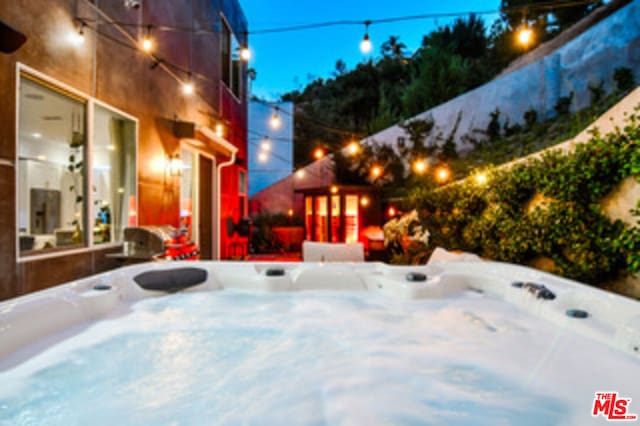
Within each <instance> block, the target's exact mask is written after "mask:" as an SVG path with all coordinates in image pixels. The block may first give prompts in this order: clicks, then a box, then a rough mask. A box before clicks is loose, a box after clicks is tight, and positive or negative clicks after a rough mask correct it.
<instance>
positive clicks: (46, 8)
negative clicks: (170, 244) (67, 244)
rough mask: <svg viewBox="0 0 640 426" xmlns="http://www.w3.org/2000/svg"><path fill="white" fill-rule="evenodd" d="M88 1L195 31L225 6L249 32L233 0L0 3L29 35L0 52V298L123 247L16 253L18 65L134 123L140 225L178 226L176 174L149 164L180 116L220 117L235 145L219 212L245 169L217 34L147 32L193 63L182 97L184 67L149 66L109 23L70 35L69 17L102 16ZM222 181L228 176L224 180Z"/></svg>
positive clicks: (113, 12)
mask: <svg viewBox="0 0 640 426" xmlns="http://www.w3.org/2000/svg"><path fill="white" fill-rule="evenodd" d="M92 3H93V4H99V5H100V8H101V9H102V10H103V11H104V12H105V13H106V14H107V15H108V16H109V17H111V18H112V19H114V20H115V21H120V22H130V23H145V24H146V23H152V24H154V25H169V26H180V27H190V26H191V25H194V28H196V29H202V30H208V31H211V30H214V29H216V28H219V25H220V19H221V18H220V16H221V15H220V9H219V6H220V5H221V6H222V8H223V10H225V11H226V12H225V15H226V16H228V17H229V22H230V24H231V25H232V29H233V30H234V32H236V34H238V35H242V34H243V33H244V31H245V29H246V21H244V17H243V14H242V10H241V9H240V6H239V3H238V2H237V1H236V0H224V1H222V2H217V1H216V2H212V1H210V0H193V1H192V0H153V1H144V2H142V7H141V8H139V9H137V10H134V9H128V8H125V7H124V2H123V1H109V2H107V1H98V2H95V1H94V2H89V1H87V0H16V1H2V2H0V19H1V20H2V21H4V22H5V23H7V24H8V25H10V26H12V27H13V28H15V29H17V30H19V31H21V32H23V33H24V34H25V35H26V36H27V37H28V40H27V42H26V43H25V44H24V46H22V47H21V48H20V49H19V50H18V51H16V52H15V53H12V54H9V55H5V54H2V55H0V99H2V102H0V211H1V212H2V213H1V214H0V299H4V298H8V297H12V296H15V295H18V294H23V293H27V292H30V291H33V290H37V289H41V288H45V287H47V286H51V285H55V284H59V283H62V282H65V281H69V280H73V279H76V278H79V277H82V276H86V275H88V274H92V273H95V272H99V271H103V270H106V269H109V268H113V267H116V266H118V265H117V264H116V263H115V262H114V261H113V260H109V259H107V258H105V257H104V254H105V253H106V252H109V251H120V250H121V248H119V247H118V248H112V249H109V250H97V249H96V250H94V249H91V250H87V251H86V252H85V253H82V254H76V255H65V254H60V255H57V256H56V257H54V258H52V259H46V260H34V261H31V260H25V259H23V260H21V261H19V260H18V259H16V253H15V251H16V250H15V247H16V218H15V202H16V201H15V200H16V197H15V194H16V187H15V185H16V183H15V166H16V165H15V164H14V163H15V152H16V151H15V149H16V129H15V125H14V123H15V122H16V121H15V120H16V114H17V111H16V63H18V62H20V63H23V64H25V65H27V66H29V67H30V68H32V69H35V70H36V71H38V72H41V73H44V74H46V75H47V76H48V77H51V78H53V79H55V80H57V81H60V82H61V83H63V84H66V85H69V86H71V87H73V88H74V89H76V90H79V91H81V92H83V93H85V94H87V95H89V96H91V97H94V98H96V99H98V100H100V101H102V102H105V103H107V104H109V105H111V106H113V107H115V108H118V109H120V110H122V111H124V112H126V113H128V114H130V115H132V116H134V117H136V118H137V119H138V120H139V146H138V201H139V211H138V216H139V223H140V224H141V225H142V224H171V225H174V226H177V225H179V193H180V191H179V180H176V181H174V182H171V181H170V182H167V180H166V178H165V174H164V173H163V171H160V172H158V170H157V168H155V167H153V163H154V161H156V159H158V158H160V159H164V158H166V156H167V155H171V154H175V153H178V152H179V150H180V143H181V141H180V139H178V138H176V137H175V136H174V135H173V133H172V127H171V123H172V120H175V119H176V118H179V119H181V120H185V121H192V122H195V123H197V124H199V125H204V126H209V127H213V126H214V125H215V123H216V121H222V122H224V123H226V125H227V135H226V138H227V139H228V140H229V141H230V142H232V143H234V144H235V145H236V146H238V148H239V149H240V151H239V161H238V163H239V164H240V165H236V166H234V167H232V168H229V169H226V170H225V174H224V175H223V188H224V189H223V192H222V196H221V198H222V199H223V209H222V210H223V215H224V214H232V213H233V212H235V211H237V210H238V209H237V205H238V194H237V181H238V170H239V169H241V168H243V166H242V162H243V161H244V162H245V164H246V148H245V146H246V96H245V95H244V94H243V95H242V96H240V98H234V97H233V96H232V95H231V94H230V92H229V91H228V89H227V88H226V87H224V85H223V84H222V83H221V82H220V70H221V66H220V39H219V36H218V35H216V34H206V35H192V34H189V33H183V32H160V31H155V32H153V36H154V38H155V39H156V43H157V46H158V50H157V51H156V54H157V55H158V56H159V57H162V58H164V59H166V60H167V61H168V62H171V63H175V64H180V65H181V66H182V67H184V68H185V69H188V68H189V67H191V70H192V73H193V76H194V81H195V84H196V94H195V96H191V97H185V96H184V95H183V94H182V93H181V88H180V85H179V83H178V82H177V81H176V78H174V77H173V76H172V75H171V73H173V74H175V75H177V76H179V77H180V78H185V75H184V73H181V72H180V71H177V70H176V69H170V70H169V72H168V71H167V70H165V69H163V66H162V65H160V66H157V67H152V65H153V63H154V61H153V60H151V59H150V58H149V57H148V56H146V55H145V54H143V53H142V52H140V51H139V50H136V49H135V48H133V49H132V48H126V47H124V46H122V45H121V43H124V44H129V45H131V41H130V40H128V39H127V38H126V37H124V36H123V34H122V33H120V32H119V31H118V30H117V29H116V28H115V27H114V26H112V25H106V24H101V25H99V27H98V29H99V31H100V32H101V33H103V35H101V36H97V35H96V33H95V32H94V31H93V30H91V29H89V28H87V29H85V42H84V44H82V45H81V46H73V45H72V44H71V43H70V42H69V39H68V37H69V35H70V34H72V33H73V32H74V31H76V28H77V26H76V25H77V22H75V21H74V18H76V17H84V18H87V19H95V18H97V17H98V15H97V14H96V11H95V9H94V8H92V7H91V4H92ZM96 25H97V23H96V22H95V21H91V22H89V26H90V27H96ZM243 25H244V28H243V27H242V26H243ZM125 30H126V31H127V32H128V33H129V34H130V35H131V36H132V37H133V38H134V40H135V39H138V38H140V37H141V36H142V34H143V32H144V29H137V28H135V27H127V28H125ZM113 39H116V40H117V41H118V42H114V41H113ZM201 52H207V54H206V55H203V54H201ZM203 146H204V148H203V149H204V150H207V149H208V148H207V146H206V143H205V144H203ZM223 159H224V157H221V158H220V160H223ZM224 180H226V181H228V182H229V183H228V184H226V185H225V184H224ZM233 191H235V193H234V192H233ZM236 216H238V214H236ZM220 220H222V219H220Z"/></svg>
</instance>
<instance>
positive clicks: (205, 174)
mask: <svg viewBox="0 0 640 426" xmlns="http://www.w3.org/2000/svg"><path fill="white" fill-rule="evenodd" d="M198 158H199V176H198V183H199V185H198V198H199V200H200V203H199V212H198V216H199V219H200V220H199V221H198V222H199V228H198V231H199V235H200V241H199V244H200V258H201V259H205V260H212V259H213V229H214V214H213V160H211V159H210V158H207V157H205V156H202V155H199V156H198Z"/></svg>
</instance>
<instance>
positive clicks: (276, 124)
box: [269, 106, 282, 130]
mask: <svg viewBox="0 0 640 426" xmlns="http://www.w3.org/2000/svg"><path fill="white" fill-rule="evenodd" d="M278 111H280V108H278V107H277V106H276V107H273V115H272V116H271V120H269V125H270V126H271V128H272V129H274V130H277V129H279V128H280V126H282V119H281V118H280V114H278Z"/></svg>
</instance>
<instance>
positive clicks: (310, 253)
mask: <svg viewBox="0 0 640 426" xmlns="http://www.w3.org/2000/svg"><path fill="white" fill-rule="evenodd" d="M302 261H303V262H364V245H363V244H362V243H349V244H344V243H316V242H313V241H305V242H303V243H302Z"/></svg>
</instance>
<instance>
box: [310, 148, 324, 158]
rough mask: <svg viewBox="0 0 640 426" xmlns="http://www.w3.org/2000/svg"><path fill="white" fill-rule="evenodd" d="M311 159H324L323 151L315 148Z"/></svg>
mask: <svg viewBox="0 0 640 426" xmlns="http://www.w3.org/2000/svg"><path fill="white" fill-rule="evenodd" d="M313 157H314V158H315V159H316V160H320V159H322V157H324V149H322V148H316V149H315V151H313Z"/></svg>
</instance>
